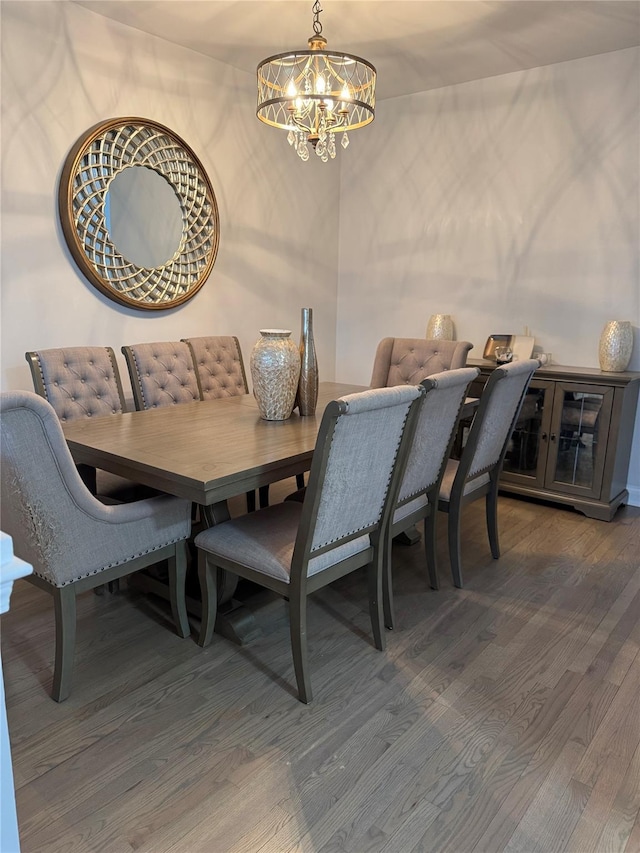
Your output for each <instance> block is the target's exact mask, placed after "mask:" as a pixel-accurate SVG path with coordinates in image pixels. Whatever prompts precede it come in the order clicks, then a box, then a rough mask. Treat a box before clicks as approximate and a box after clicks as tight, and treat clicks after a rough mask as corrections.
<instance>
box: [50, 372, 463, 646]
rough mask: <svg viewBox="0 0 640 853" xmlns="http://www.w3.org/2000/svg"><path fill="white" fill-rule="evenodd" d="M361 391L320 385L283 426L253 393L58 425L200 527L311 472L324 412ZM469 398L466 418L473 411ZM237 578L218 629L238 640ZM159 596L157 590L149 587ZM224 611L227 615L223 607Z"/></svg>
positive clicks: (229, 583)
mask: <svg viewBox="0 0 640 853" xmlns="http://www.w3.org/2000/svg"><path fill="white" fill-rule="evenodd" d="M364 390H366V386H362V385H349V384H344V383H339V382H321V383H320V387H319V394H318V404H317V408H316V413H315V415H307V416H305V417H301V416H300V415H299V414H298V413H297V411H294V413H293V414H292V415H291V417H290V418H288V419H287V420H285V421H266V420H263V419H262V418H261V417H260V415H259V412H258V406H257V403H256V401H255V399H254V398H253V396H252V395H250V394H245V395H241V396H237V397H223V398H220V399H216V400H203V401H197V402H193V403H184V404H181V405H177V406H166V407H161V408H157V409H147V410H145V411H140V412H127V413H124V414H119V415H112V416H109V417H102V418H94V419H90V418H84V419H82V420H76V421H71V422H69V423H65V424H64V425H63V430H64V435H65V438H66V440H67V444H68V445H69V448H70V450H71V454H72V456H73V458H74V460H75V462H76V463H78V464H79V463H84V464H86V465H91V466H93V467H95V468H99V469H102V470H104V471H109V472H111V473H113V474H118V475H120V476H122V477H126V478H127V479H129V480H133V481H134V482H137V483H142V484H144V485H147V486H151V487H153V488H155V489H158V490H160V491H162V492H167V493H168V494H172V495H177V496H178V497H182V498H187V499H188V500H191V501H193V502H194V503H196V504H198V505H199V506H200V507H201V511H202V515H203V518H204V521H205V524H207V525H211V524H219V523H221V522H223V521H226V520H227V519H228V518H229V508H228V505H227V500H228V499H229V498H232V497H234V496H236V495H242V494H244V493H246V492H249V491H252V490H255V489H257V488H259V487H260V486H266V485H269V484H271V483H275V482H279V481H281V480H284V479H286V478H288V477H293V476H295V475H296V474H300V473H303V472H305V471H308V470H309V469H310V467H311V459H312V456H313V451H314V448H315V444H316V438H317V435H318V430H319V428H320V422H321V420H322V415H323V412H324V409H325V407H326V406H327V404H328V403H329V402H330V401H331V400H335V399H337V398H339V397H343V396H345V395H347V394H353V393H356V392H358V391H364ZM475 402H476V401H473V400H467V402H466V403H465V411H463V415H465V414H468V413H469V412H471V411H473V408H474V406H475ZM236 583H237V580H236V579H235V578H234V577H229V576H228V575H224V576H223V577H221V580H220V584H219V600H220V603H221V609H222V611H224V612H226V615H227V616H228V617H229V618H228V619H227V618H225V617H224V616H223V618H221V619H220V620H218V621H219V622H220V625H218V624H216V629H218V628H219V629H220V630H221V632H222V633H223V634H225V635H226V636H230V637H231V638H232V639H234V640H236V641H237V642H241V641H242V640H243V639H247V638H248V637H249V636H251V635H252V628H251V624H250V620H249V624H243V621H246V620H247V619H248V616H247V614H246V613H244V612H243V613H242V614H241V616H240V618H238V617H237V615H236V617H233V618H232V614H233V612H234V611H235V610H238V611H239V610H241V608H239V607H235V606H234V604H233V602H232V597H233V593H234V591H235V586H236ZM153 591H159V592H161V590H159V589H158V590H153ZM225 608H226V611H225V610H224V609H225Z"/></svg>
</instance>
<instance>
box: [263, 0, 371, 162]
mask: <svg viewBox="0 0 640 853" xmlns="http://www.w3.org/2000/svg"><path fill="white" fill-rule="evenodd" d="M321 12H322V8H321V6H320V0H316V2H315V3H314V4H313V35H312V36H311V37H310V38H309V50H297V51H294V52H291V51H289V52H287V53H278V54H276V55H275V56H269V57H268V58H267V59H264V60H263V61H262V62H261V63H260V64H259V65H258V109H257V116H258V118H259V119H260V121H263V122H265V124H269V125H271V126H272V127H279V128H281V129H282V130H286V131H288V133H287V140H288V142H289V145H291V146H292V147H293V148H294V149H295V151H296V152H297V154H298V157H300V159H301V160H308V159H309V144H310V145H311V147H312V148H313V149H314V150H315V152H316V154H317V155H318V157H320V159H321V160H322V161H323V162H324V163H326V162H327V160H328V159H329V158H331V159H333V158H334V157H335V156H336V134H337V133H341V134H342V140H341V144H342V147H343V148H346V147H347V146H348V145H349V135H348V131H350V130H356V129H357V128H359V127H364V126H365V124H369V122H372V121H373V118H374V116H375V105H376V69H375V68H374V67H373V65H372V64H371V63H370V62H367V61H366V59H361V58H360V57H359V56H354V55H353V54H350V53H334V52H332V51H329V50H325V48H326V46H327V40H326V38H324V36H323V35H322V24H321V23H320V13H321Z"/></svg>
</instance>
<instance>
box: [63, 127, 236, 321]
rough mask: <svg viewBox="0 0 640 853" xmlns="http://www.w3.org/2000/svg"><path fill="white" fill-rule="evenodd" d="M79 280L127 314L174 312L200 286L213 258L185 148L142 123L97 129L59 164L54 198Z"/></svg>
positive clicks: (205, 212) (215, 221)
mask: <svg viewBox="0 0 640 853" xmlns="http://www.w3.org/2000/svg"><path fill="white" fill-rule="evenodd" d="M58 207H59V212H60V221H61V224H62V231H63V233H64V236H65V240H66V242H67V245H68V246H69V249H70V251H71V254H72V255H73V258H74V260H75V261H76V263H77V264H78V267H79V268H80V270H81V272H82V273H83V274H84V275H85V276H86V277H87V278H88V279H89V281H90V282H91V283H92V284H94V285H95V286H96V287H97V288H98V289H99V290H100V291H101V292H102V293H104V294H105V295H106V296H108V297H109V298H110V299H113V300H115V301H116V302H119V303H121V304H123V305H128V306H130V307H133V308H142V309H151V310H159V309H163V308H173V307H174V306H176V305H180V304H181V303H183V302H185V301H186V300H187V299H190V298H191V297H192V296H194V295H195V294H196V293H197V291H198V290H199V289H200V288H201V287H202V285H203V284H204V282H205V281H206V279H207V277H208V275H209V273H210V272H211V268H212V267H213V264H214V261H215V258H216V254H217V251H218V242H219V236H220V223H219V217H218V206H217V204H216V199H215V195H214V192H213V188H212V186H211V184H210V182H209V179H208V177H207V174H206V172H205V171H204V168H203V167H202V164H201V163H200V161H199V160H198V158H197V157H196V155H195V154H194V153H193V151H192V150H191V149H190V148H189V146H188V145H187V144H186V143H185V142H184V141H183V140H182V139H180V137H178V136H177V135H176V134H175V133H173V132H172V131H171V130H169V129H168V128H166V127H164V126H163V125H161V124H158V123H157V122H153V121H149V120H147V119H142V118H119V119H110V120H109V121H105V122H101V123H100V124H98V125H96V126H95V127H93V128H91V129H90V130H88V131H87V132H86V133H85V134H83V135H82V136H81V137H80V139H79V140H78V141H77V142H76V144H75V145H74V146H73V148H72V149H71V151H70V153H69V156H68V157H67V159H66V161H65V164H64V167H63V170H62V175H61V177H60V187H59V192H58Z"/></svg>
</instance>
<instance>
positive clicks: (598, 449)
mask: <svg viewBox="0 0 640 853" xmlns="http://www.w3.org/2000/svg"><path fill="white" fill-rule="evenodd" d="M612 403H613V389H612V388H606V387H600V386H596V385H580V384H574V383H568V382H563V383H561V384H558V386H557V388H556V392H555V400H554V406H553V418H552V423H551V432H550V442H549V456H548V462H547V474H546V478H545V479H546V485H547V486H550V487H553V488H554V489H556V490H557V491H564V492H568V493H571V494H582V495H585V496H589V497H595V498H599V497H600V489H601V485H602V472H603V468H604V460H605V450H606V444H607V437H608V436H607V433H608V429H609V422H610V417H611V406H612Z"/></svg>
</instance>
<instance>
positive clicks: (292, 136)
mask: <svg viewBox="0 0 640 853" xmlns="http://www.w3.org/2000/svg"><path fill="white" fill-rule="evenodd" d="M296 139H297V136H296V132H295V130H294V129H293V128H291V130H290V131H289V133H288V134H287V142H288V143H289V145H293V143H294V142H295V141H296Z"/></svg>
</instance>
